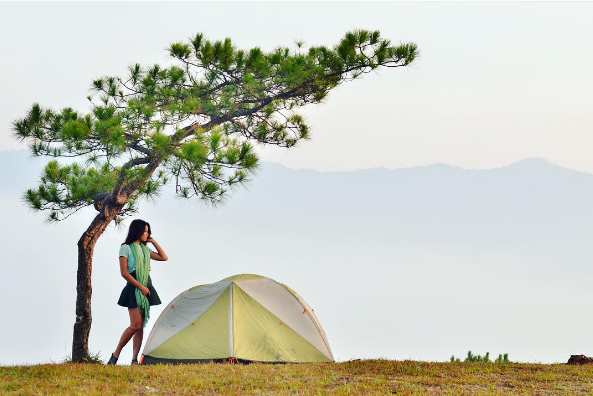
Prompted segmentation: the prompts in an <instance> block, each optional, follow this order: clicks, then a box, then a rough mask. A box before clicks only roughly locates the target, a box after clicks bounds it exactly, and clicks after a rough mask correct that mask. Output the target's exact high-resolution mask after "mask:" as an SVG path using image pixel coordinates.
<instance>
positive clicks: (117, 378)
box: [0, 360, 593, 395]
mask: <svg viewBox="0 0 593 396" xmlns="http://www.w3.org/2000/svg"><path fill="white" fill-rule="evenodd" d="M431 393H432V394H439V395H536V394H537V395H590V394H593V365H591V366H589V365H584V366H569V365H566V364H525V363H505V364H492V363H485V362H453V363H431V362H418V361H392V360H354V361H350V362H343V363H316V364H275V365H272V364H250V365H231V364H191V365H177V366H172V365H157V366H104V365H96V364H71V363H66V364H44V365H35V366H5V367H0V394H2V395H4V394H8V395H108V394H122V395H129V394H135V395H195V394H203V395H214V394H227V395H326V394H335V395H356V394H360V395H362V394H376V395H386V394H397V395H420V394H431Z"/></svg>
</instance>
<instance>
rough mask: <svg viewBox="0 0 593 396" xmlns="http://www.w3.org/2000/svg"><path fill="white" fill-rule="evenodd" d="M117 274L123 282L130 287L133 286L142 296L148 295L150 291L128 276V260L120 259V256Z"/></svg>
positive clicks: (125, 258)
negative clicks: (121, 277) (126, 282)
mask: <svg viewBox="0 0 593 396" xmlns="http://www.w3.org/2000/svg"><path fill="white" fill-rule="evenodd" d="M119 272H120V273H121V276H123V277H124V279H125V280H127V281H128V282H130V283H131V284H132V285H134V286H136V287H137V288H138V289H140V291H141V292H142V294H144V295H145V296H147V295H149V294H150V290H148V287H144V286H142V284H141V283H140V282H138V281H137V280H136V279H134V277H133V276H132V275H130V273H129V272H128V258H127V257H122V256H120V257H119Z"/></svg>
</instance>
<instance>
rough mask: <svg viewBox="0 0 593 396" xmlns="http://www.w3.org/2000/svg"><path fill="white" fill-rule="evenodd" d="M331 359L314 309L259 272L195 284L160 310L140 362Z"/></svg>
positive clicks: (315, 360) (294, 293)
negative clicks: (210, 282) (199, 284)
mask: <svg viewBox="0 0 593 396" xmlns="http://www.w3.org/2000/svg"><path fill="white" fill-rule="evenodd" d="M229 359H234V360H239V361H257V362H329V361H333V360H334V358H333V355H332V352H331V349H330V347H329V343H328V342H327V338H326V336H325V332H324V331H323V329H322V328H321V325H320V324H319V321H318V320H317V317H316V316H315V312H313V310H312V309H311V308H310V307H309V305H308V304H307V303H306V302H305V300H303V299H302V298H301V296H299V295H298V294H297V293H296V292H295V291H294V290H292V289H291V288H289V287H288V286H286V285H284V284H281V283H278V282H276V281H274V280H272V279H269V278H266V277H263V276H259V275H236V276H232V277H230V278H226V279H223V280H221V281H220V282H216V283H212V284H208V285H201V286H196V287H192V288H191V289H189V290H186V291H184V292H183V293H181V294H180V295H179V296H177V297H176V298H175V299H174V300H173V301H171V302H170V303H169V305H168V306H167V307H166V308H165V310H164V311H163V312H162V313H161V315H160V316H159V318H158V319H157V321H156V323H155V324H154V327H153V329H152V331H151V332H150V335H149V337H148V340H147V341H146V345H145V347H144V351H143V358H142V364H155V363H191V362H210V361H224V360H229Z"/></svg>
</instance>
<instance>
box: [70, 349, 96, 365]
mask: <svg viewBox="0 0 593 396" xmlns="http://www.w3.org/2000/svg"><path fill="white" fill-rule="evenodd" d="M82 360H83V361H84V363H93V364H103V363H104V362H103V359H102V358H101V351H99V352H97V353H92V352H89V354H88V355H87V356H85V357H84V358H83V359H82ZM60 363H62V364H66V363H72V355H66V357H65V358H64V359H63V360H62V361H61V362H60Z"/></svg>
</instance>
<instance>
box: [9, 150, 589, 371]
mask: <svg viewBox="0 0 593 396" xmlns="http://www.w3.org/2000/svg"><path fill="white" fill-rule="evenodd" d="M46 161H47V159H34V160H31V159H30V158H29V154H28V153H27V152H25V151H12V152H10V151H0V169H3V170H5V171H4V172H2V173H1V174H0V204H1V205H2V206H0V208H1V210H2V219H3V221H4V225H5V227H4V229H3V232H4V233H3V234H0V238H2V239H3V241H5V242H6V243H7V244H6V245H5V246H6V247H8V253H6V254H5V261H4V263H3V264H0V269H1V270H3V271H4V273H5V275H6V276H8V277H12V278H11V279H12V282H13V284H14V285H17V286H15V287H17V289H11V288H10V287H9V288H8V289H7V288H5V289H4V290H1V289H0V299H1V300H2V301H7V300H8V299H11V298H14V299H17V300H18V301H23V303H25V302H27V301H28V298H30V297H28V295H24V294H19V293H24V291H22V287H21V286H18V285H22V284H25V283H27V284H29V285H30V287H39V288H40V289H39V292H40V293H45V294H44V295H46V296H47V298H48V299H50V300H51V303H52V304H54V305H56V306H59V307H61V308H60V310H61V311H63V312H62V313H61V314H60V315H61V316H59V318H57V317H52V318H53V319H52V318H50V317H47V318H46V319H47V320H49V321H50V322H51V323H54V325H53V326H54V327H53V328H54V331H53V332H54V334H53V336H51V338H49V339H48V340H49V341H48V340H46V341H44V340H43V339H40V342H45V343H46V344H47V345H48V346H47V348H48V349H47V351H46V352H45V353H46V355H47V356H48V357H53V358H54V359H58V358H59V357H62V356H63V355H64V353H63V352H64V344H65V343H69V342H70V336H71V325H72V323H71V322H72V320H73V308H74V305H73V304H74V301H73V296H74V282H75V266H76V251H75V243H76V240H77V238H78V237H79V236H80V234H81V232H82V231H83V230H84V228H85V227H86V226H87V225H88V224H89V223H90V220H91V219H92V216H93V210H92V209H90V208H89V210H87V211H86V212H85V211H83V212H81V213H80V214H77V215H75V216H73V217H72V218H71V219H68V220H66V221H65V222H63V223H60V224H56V225H43V219H44V215H43V214H40V213H32V212H29V211H28V210H26V208H25V207H24V205H23V204H22V203H21V202H20V201H19V200H18V197H19V196H20V195H21V194H22V192H23V191H24V190H25V189H26V188H28V187H33V186H35V185H36V182H35V181H36V179H37V178H38V175H39V173H40V171H41V169H42V167H43V165H44V164H45V162H46ZM174 191H175V188H174V186H167V187H166V188H165V189H164V190H163V191H162V194H161V197H160V198H159V199H158V200H157V202H156V204H154V205H153V204H151V203H148V202H142V203H141V204H140V213H139V214H138V216H137V217H141V218H145V219H146V220H148V221H150V222H151V224H153V227H154V234H155V237H156V238H157V239H158V240H159V241H160V242H161V244H162V245H163V247H166V249H167V251H168V253H169V256H170V257H171V260H170V263H167V264H160V263H157V264H155V265H154V267H153V277H154V278H155V283H156V284H157V285H158V286H159V295H161V297H162V298H163V299H164V300H169V299H172V298H173V297H174V296H176V295H177V294H179V293H180V292H182V291H183V290H185V289H186V288H188V287H191V286H194V285H196V284H199V283H209V282H215V281H217V280H220V279H222V278H224V277H226V276H229V275H232V274H235V273H260V274H262V275H265V276H269V277H271V278H274V279H277V280H278V281H281V282H283V283H287V284H288V285H289V286H291V287H293V288H294V289H295V290H297V291H298V292H299V293H300V294H301V295H302V296H303V297H304V298H305V299H306V300H308V302H309V303H310V304H311V305H312V306H314V307H315V308H317V309H316V312H319V313H318V316H319V318H320V321H321V322H322V325H323V326H324V327H325V330H326V333H327V334H328V337H329V340H330V344H331V345H332V348H333V349H334V354H335V355H336V356H337V358H338V359H348V358H351V357H388V358H408V357H409V358H415V359H426V360H447V359H448V358H449V357H450V356H451V355H452V354H455V355H456V356H457V355H465V354H466V353H467V350H468V349H472V351H473V352H475V353H484V352H486V351H489V352H491V355H495V354H496V355H497V354H498V353H507V352H508V353H510V358H511V360H522V361H544V362H545V361H549V362H551V361H565V360H566V359H568V357H569V355H570V354H576V353H585V354H589V355H591V354H593V342H591V341H590V335H589V334H588V332H587V331H585V330H576V331H575V330H574V327H567V326H565V323H566V322H568V321H571V320H578V321H579V323H580V324H579V329H580V328H582V329H588V328H590V327H591V325H593V318H592V315H589V314H588V312H591V310H592V309H593V288H591V287H590V280H591V279H592V276H593V270H592V269H593V251H592V249H591V241H593V210H592V207H591V203H592V202H593V175H591V174H588V173H583V172H578V171H574V170H569V169H565V168H562V167H559V166H556V165H553V164H551V163H549V162H547V161H545V160H543V159H526V160H523V161H520V162H517V163H514V164H511V165H509V166H506V167H502V168H497V169H492V170H464V169H461V168H458V167H453V166H449V165H444V164H435V165H430V166H422V167H413V168H406V169H384V168H379V169H369V170H359V171H352V172H317V171H314V170H302V169H301V170H294V169H289V168H286V167H284V166H282V165H279V164H274V163H267V162H264V163H263V164H262V166H261V170H260V171H259V173H258V175H256V176H255V177H254V178H253V181H252V182H251V183H250V184H249V185H248V188H247V189H240V190H237V191H236V192H235V193H234V194H233V195H232V196H230V198H229V200H228V202H227V203H226V204H225V205H223V206H221V207H219V208H216V209H211V208H209V207H207V206H205V205H203V204H200V203H195V202H186V201H183V200H180V199H178V198H176V197H174ZM21 229H22V230H24V231H15V230H21ZM37 231H39V232H41V234H39V235H44V238H43V239H42V240H36V242H35V246H36V248H37V249H38V250H39V254H42V253H43V254H46V253H48V252H54V253H56V252H59V254H57V253H56V254H54V253H52V254H49V256H39V258H35V256H34V255H33V257H29V256H28V255H27V254H23V252H26V251H28V250H27V249H29V248H30V246H31V238H35V235H37ZM125 233H126V228H125V226H124V228H122V229H120V230H117V229H110V230H109V231H108V232H106V233H105V234H104V236H103V237H102V238H101V240H100V242H99V244H98V245H97V248H96V251H95V266H94V273H93V279H94V287H93V289H94V294H93V303H94V311H93V312H94V322H93V333H91V334H92V335H91V348H92V349H99V350H103V351H109V350H110V348H111V349H112V348H113V346H112V344H113V342H115V341H116V338H117V337H119V333H121V330H123V328H125V322H126V319H125V317H124V316H122V315H119V314H121V312H119V311H118V308H117V306H115V304H114V301H115V300H114V295H118V293H119V291H120V290H121V287H122V286H123V285H122V284H121V282H122V281H121V279H120V278H119V275H118V274H117V263H115V264H114V262H115V261H114V257H115V253H114V251H115V250H117V248H118V246H119V244H120V243H121V240H122V239H123V238H124V237H125ZM6 247H5V248H4V249H6ZM35 254H36V253H35ZM31 260H32V261H31ZM39 260H42V263H43V264H42V265H41V266H40V263H39ZM46 267H47V269H46ZM27 268H35V271H36V273H38V275H39V279H38V278H37V277H35V278H34V279H29V278H28V277H29V275H27V274H28V272H27V271H26V269H27ZM49 268H51V272H44V271H50V270H49ZM56 271H58V273H56ZM60 271H63V272H60ZM44 277H52V279H57V278H55V277H62V278H63V279H64V281H63V285H64V289H63V290H62V291H59V292H58V291H56V290H55V289H50V288H49V286H47V284H46V283H45V282H42V281H41V280H40V279H43V278H44ZM62 278H60V279H62ZM25 279H28V280H25ZM45 279H47V278H45ZM44 288H46V289H44ZM56 293H57V294H56ZM116 297H117V296H116ZM116 297H115V298H116ZM19 299H20V300H19ZM112 300H113V301H112ZM32 303H33V302H32V301H31V304H32ZM115 314H117V315H119V316H117V318H118V319H117V320H120V322H121V323H119V324H118V325H117V326H120V327H121V326H124V327H121V329H120V328H119V327H117V326H116V327H117V328H116V329H113V328H112V326H111V325H110V321H111V320H112V319H113V315H115ZM157 314H158V311H155V316H154V318H155V320H156V315H157ZM4 315H6V316H4ZM11 315H12V316H14V315H18V314H17V313H16V311H14V310H13V308H11V307H10V306H6V307H3V308H0V317H10V316H11ZM26 315H29V316H31V315H33V314H32V313H31V312H28V311H27V312H26ZM44 315H46V314H45V313H43V314H41V317H40V318H39V320H43V317H44ZM47 315H49V314H47ZM120 316H121V318H120ZM52 320H55V322H53V321H52ZM151 320H152V319H151ZM153 323H154V322H153ZM23 326H24V325H23ZM27 329H28V328H25V327H23V328H20V327H18V326H17V327H15V328H14V329H13V330H14V334H13V336H14V339H19V337H25V336H26V337H28V338H27V339H31V338H34V337H36V336H35V334H37V333H36V332H35V333H31V334H29V335H27V334H28V333H27V331H28V330H27ZM371 331H372V336H371V335H369V332H371ZM93 337H94V338H93ZM5 339H7V340H12V339H13V338H11V337H5ZM23 340H24V339H23ZM23 342H25V341H23ZM55 344H57V352H56V350H55V348H56V346H55ZM11 345H12V344H10V343H8V342H7V343H6V345H5V344H3V341H0V363H3V362H4V363H6V362H10V359H11V356H15V355H11V352H10V351H12V350H13V349H11V348H12V346H11ZM17 345H18V342H17ZM93 346H94V347H93ZM51 348H54V349H51ZM3 350H4V351H5V352H4V355H5V356H4V357H3V352H2V351H3ZM14 350H15V351H16V350H17V349H14ZM19 351H20V352H19V354H18V356H25V357H24V359H27V356H29V355H27V354H25V355H22V353H21V352H22V350H20V349H19ZM14 353H15V354H16V353H17V352H14ZM35 353H38V351H36V352H35ZM35 353H33V352H32V353H31V355H30V356H37V355H36V354H35ZM3 359H4V360H3ZM12 359H13V360H14V359H15V358H14V357H13V358H12ZM28 359H34V357H31V358H28ZM46 360H47V359H46Z"/></svg>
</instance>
